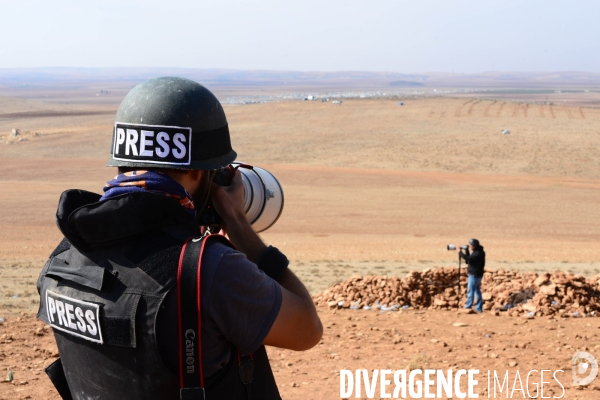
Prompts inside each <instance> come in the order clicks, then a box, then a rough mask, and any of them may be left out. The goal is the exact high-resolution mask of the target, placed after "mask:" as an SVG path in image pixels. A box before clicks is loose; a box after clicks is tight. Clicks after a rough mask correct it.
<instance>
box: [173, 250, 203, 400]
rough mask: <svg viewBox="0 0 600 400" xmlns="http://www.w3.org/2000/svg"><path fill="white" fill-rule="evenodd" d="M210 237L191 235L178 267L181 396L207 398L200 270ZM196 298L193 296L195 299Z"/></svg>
mask: <svg viewBox="0 0 600 400" xmlns="http://www.w3.org/2000/svg"><path fill="white" fill-rule="evenodd" d="M205 244H206V238H198V239H197V238H189V239H188V240H186V242H185V243H184V245H183V248H182V249H181V255H180V256H179V266H178V269H177V315H178V323H179V335H178V337H179V386H180V391H179V397H180V399H181V400H204V398H205V393H204V375H203V373H202V314H201V313H202V309H201V308H200V276H201V274H200V271H201V261H202V252H203V250H204V245H205ZM192 299H193V300H192Z"/></svg>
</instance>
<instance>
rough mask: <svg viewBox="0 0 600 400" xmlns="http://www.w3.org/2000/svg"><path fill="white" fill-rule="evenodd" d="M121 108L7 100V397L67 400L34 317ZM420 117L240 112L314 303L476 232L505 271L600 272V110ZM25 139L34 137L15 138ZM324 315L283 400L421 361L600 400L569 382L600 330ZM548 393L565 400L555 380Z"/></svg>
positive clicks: (366, 110) (439, 256)
mask: <svg viewBox="0 0 600 400" xmlns="http://www.w3.org/2000/svg"><path fill="white" fill-rule="evenodd" d="M79 100H80V99H79ZM117 100H118V99H114V100H113V101H95V99H91V100H90V99H88V100H86V101H69V104H66V102H67V100H65V99H49V100H44V101H40V100H33V99H19V98H9V97H0V181H1V184H2V186H1V187H2V191H0V226H1V229H0V317H4V318H6V322H5V323H4V324H2V325H0V370H3V371H6V369H8V368H10V369H11V370H12V371H13V372H14V381H13V382H12V383H1V384H0V398H2V399H4V398H6V399H12V398H17V399H19V398H33V399H45V398H49V399H57V398H58V396H57V394H56V393H55V392H54V391H53V389H52V387H51V384H50V382H49V381H48V380H47V378H46V377H45V376H44V374H43V367H45V366H47V365H49V364H50V363H51V362H52V361H54V359H55V357H56V356H57V352H56V348H55V346H54V344H53V340H52V334H51V332H50V331H49V330H48V329H47V328H44V327H43V324H41V323H39V322H36V321H35V320H34V314H35V311H36V304H37V301H38V300H37V292H36V288H35V280H36V278H37V275H38V273H39V270H40V268H41V267H42V265H43V263H44V260H45V258H46V257H47V256H48V254H49V253H50V252H51V250H52V249H53V247H54V246H55V245H56V244H57V243H58V241H59V239H60V234H59V232H58V230H57V229H56V227H55V224H54V212H55V207H56V203H57V199H58V196H59V195H60V193H61V192H62V191H63V190H65V189H68V188H81V189H87V190H92V191H97V192H99V191H101V190H102V186H103V184H104V182H105V181H106V180H108V179H109V178H111V177H112V176H113V175H114V173H115V171H114V170H113V169H110V168H106V167H104V163H105V162H106V160H107V154H108V148H109V145H110V140H111V138H110V135H111V129H112V123H113V119H112V118H113V115H114V111H115V110H116V107H117V105H118V101H117ZM404 104H405V105H404V106H403V107H400V106H399V105H398V102H397V101H396V100H389V99H356V100H344V102H343V104H341V105H335V104H331V103H321V102H301V101H289V102H278V103H266V104H249V105H226V106H225V110H226V113H227V116H228V120H229V125H230V130H231V134H232V142H233V145H234V148H235V149H236V151H237V152H238V154H239V159H240V160H243V161H245V162H248V163H253V164H256V165H260V166H262V167H265V168H267V169H268V170H270V171H271V172H273V173H274V174H275V175H276V176H277V177H278V179H279V180H280V182H281V183H282V186H283V188H284V191H285V196H286V199H285V210H284V213H283V215H282V217H281V219H280V220H279V221H278V222H277V224H276V225H275V226H274V227H273V228H272V229H270V230H269V231H267V232H265V233H264V234H263V235H262V236H263V238H264V239H265V241H266V242H268V243H271V244H273V245H276V246H277V247H279V248H280V249H281V250H282V251H284V252H285V253H286V254H287V255H288V257H289V258H290V259H291V260H292V269H293V270H294V271H295V272H296V273H297V274H298V275H299V276H300V277H301V278H302V279H303V280H304V281H305V282H306V284H307V286H308V288H309V289H310V291H311V292H312V293H313V294H316V293H319V292H321V291H323V290H324V289H326V288H327V287H329V286H331V285H332V284H335V283H336V282H340V281H342V280H344V279H347V278H349V277H350V276H352V275H354V274H360V275H367V274H377V275H389V276H404V275H405V274H406V273H407V272H408V271H410V270H419V269H425V268H431V267H438V266H449V265H455V264H456V254H455V253H449V252H447V251H446V244H448V243H456V244H463V243H465V242H466V241H467V240H468V239H469V238H470V237H477V238H479V239H480V241H481V242H482V244H483V245H484V246H485V248H486V252H487V255H488V266H489V267H491V268H500V267H502V268H505V269H518V270H536V271H544V270H549V271H551V270H555V269H559V270H565V271H571V272H574V273H578V274H582V275H585V276H593V275H596V274H599V273H600V246H599V245H598V244H599V243H600V230H599V227H600V207H598V199H599V198H600V196H599V194H598V193H599V192H598V189H600V128H599V123H600V108H594V107H582V106H565V105H556V104H552V105H551V104H535V103H527V102H523V101H521V102H513V101H509V100H487V99H468V98H466V99H464V98H444V97H437V98H415V99H408V100H405V101H404ZM13 128H19V129H20V130H21V135H19V136H17V137H12V136H11V134H10V133H11V129H13ZM503 129H509V130H510V131H511V133H510V134H509V135H502V134H501V133H500V132H501V130H503ZM320 314H321V316H322V319H323V322H324V325H325V327H326V329H325V334H324V337H323V340H322V342H321V343H320V344H319V345H318V346H317V347H315V348H314V349H312V350H310V351H307V352H303V353H295V352H291V351H287V350H280V349H274V348H271V349H269V354H270V357H271V358H272V360H273V362H272V364H273V369H274V372H275V375H276V379H277V381H278V384H279V387H280V390H281V393H282V395H283V397H284V398H285V399H300V398H311V399H313V398H314V399H334V398H339V397H340V387H339V386H340V380H339V374H340V369H350V370H354V369H357V368H364V369H369V370H371V369H384V368H389V369H392V370H397V369H404V368H406V367H407V366H408V365H413V366H415V365H420V366H422V367H424V368H432V369H444V370H446V369H453V370H458V369H461V368H465V369H468V368H476V369H479V370H480V373H481V375H480V376H479V379H480V386H478V388H479V389H478V391H479V392H480V393H482V395H481V397H486V398H487V392H486V388H487V383H486V382H487V380H486V379H487V378H486V374H487V371H488V370H497V371H498V372H499V373H502V374H504V372H505V371H506V370H509V372H510V375H511V385H512V382H513V377H514V374H515V373H516V371H520V372H521V374H523V376H524V375H526V374H527V372H528V371H529V370H531V369H538V370H540V369H550V370H558V369H562V370H564V371H565V372H564V374H562V375H560V374H559V375H558V376H559V377H560V380H561V382H562V383H563V385H564V386H565V390H566V393H565V396H564V397H563V398H569V399H572V398H573V399H574V398H580V399H594V398H600V391H598V390H597V389H599V388H600V386H598V385H596V386H594V385H593V384H592V385H591V386H590V387H587V388H585V389H583V390H578V389H576V388H573V387H571V386H570V381H571V378H570V359H571V356H572V354H573V353H574V352H575V349H583V348H587V349H589V350H590V351H591V352H592V353H593V352H594V350H595V351H596V352H597V355H598V356H600V351H599V350H598V349H597V348H596V346H598V348H600V339H599V336H598V334H600V329H599V327H600V323H598V319H595V318H579V319H568V320H567V319H565V320H562V319H561V320H560V321H559V320H553V319H535V320H521V319H519V318H509V317H495V316H492V315H490V314H484V315H463V314H457V313H455V312H450V311H431V310H429V311H401V312H394V313H381V314H380V313H379V312H373V311H348V310H337V311H330V310H326V309H322V310H320ZM455 322H464V323H465V324H467V326H464V327H454V326H453V324H454V323H455ZM444 344H445V345H444ZM509 363H510V365H511V366H509ZM2 375H4V374H2ZM536 379H537V381H538V382H539V375H538V378H536ZM548 385H550V386H548ZM530 386H531V382H530ZM546 387H550V388H551V390H552V395H555V396H557V397H558V396H560V395H561V391H562V389H561V387H560V386H559V385H557V384H556V382H554V384H546ZM531 393H532V395H533V394H534V392H533V391H532V392H531ZM548 393H550V392H547V393H545V394H544V395H545V396H547V395H548ZM520 396H521V392H516V393H515V396H514V397H513V398H521V397H520ZM363 397H364V392H363ZM497 398H504V396H501V395H498V397H497Z"/></svg>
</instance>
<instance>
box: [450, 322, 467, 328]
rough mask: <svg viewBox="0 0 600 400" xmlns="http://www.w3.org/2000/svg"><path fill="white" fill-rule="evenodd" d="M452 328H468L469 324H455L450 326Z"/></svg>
mask: <svg viewBox="0 0 600 400" xmlns="http://www.w3.org/2000/svg"><path fill="white" fill-rule="evenodd" d="M452 326H456V327H457V328H462V327H465V326H469V324H465V323H464V322H455V323H453V324H452Z"/></svg>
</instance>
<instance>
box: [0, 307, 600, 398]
mask: <svg viewBox="0 0 600 400" xmlns="http://www.w3.org/2000/svg"><path fill="white" fill-rule="evenodd" d="M319 313H320V316H321V319H322V321H323V324H324V327H325V333H324V335H323V339H322V341H321V342H320V343H319V344H318V345H317V346H316V347H315V348H313V349H311V350H309V351H306V352H293V351H290V350H282V349H277V348H269V349H268V352H269V357H270V359H271V365H272V367H273V371H274V373H275V377H276V379H277V383H278V386H279V388H280V391H281V394H282V396H283V398H284V399H339V398H340V370H341V369H348V370H351V371H355V370H356V369H367V370H369V371H371V370H373V369H391V370H392V371H393V370H399V369H408V370H410V369H416V368H420V369H442V370H444V371H446V370H449V369H451V370H453V371H457V370H459V369H479V375H478V376H477V378H478V382H479V384H478V385H477V390H476V393H479V394H480V398H487V394H488V392H487V374H488V372H487V371H488V370H489V371H491V376H492V377H493V374H494V372H493V371H496V372H497V374H498V376H500V377H501V378H500V379H503V377H504V375H505V374H506V371H508V376H509V383H510V386H511V390H512V387H513V384H514V381H515V376H516V373H517V371H518V372H519V374H520V377H521V378H522V381H523V385H525V379H526V375H527V373H528V372H529V371H531V370H537V371H540V370H542V369H544V370H551V371H552V373H554V372H555V371H557V370H562V371H564V372H558V373H557V374H556V377H557V378H558V381H559V382H560V383H561V384H562V386H564V390H565V392H564V396H563V397H562V398H564V399H600V381H598V380H596V382H593V383H592V384H591V385H590V386H588V387H585V388H584V387H578V386H572V385H571V379H572V378H571V357H572V356H573V354H574V353H575V352H576V351H578V350H585V351H588V352H590V353H591V354H593V355H596V356H599V355H600V337H599V334H600V330H599V325H600V324H599V323H598V319H596V318H569V319H562V318H558V319H557V318H548V317H543V318H538V317H536V318H533V319H524V318H510V317H504V315H505V314H504V313H503V314H501V315H500V316H495V315H492V314H490V313H489V312H486V313H484V314H480V315H478V314H464V313H458V312H456V311H445V310H406V311H393V312H381V311H373V310H371V311H365V310H338V309H334V310H328V309H326V308H320V309H319ZM56 357H58V352H57V350H56V347H55V345H54V341H53V337H52V332H51V331H50V330H49V329H47V328H46V327H45V326H44V324H43V323H41V322H39V321H37V320H35V318H34V317H33V316H32V315H30V314H26V313H24V315H18V316H17V315H14V316H9V317H8V318H6V321H5V322H4V323H3V324H2V325H0V368H1V369H2V371H3V372H2V377H1V378H2V380H4V377H5V376H6V372H7V370H9V369H10V370H11V371H12V373H13V381H12V382H4V383H0V399H59V397H58V395H57V394H56V392H55V391H54V389H53V388H52V386H51V383H50V381H49V380H48V379H47V378H46V376H45V374H44V372H43V369H44V368H45V367H46V366H48V365H49V364H51V363H52V362H53V361H54V360H55V359H56ZM549 376H550V379H547V377H548V375H547V376H546V377H545V379H544V381H550V383H546V384H545V385H544V388H545V389H544V396H556V397H561V395H562V394H563V389H562V388H561V385H559V384H558V383H557V382H556V381H554V380H552V376H551V375H549ZM536 383H537V384H538V385H539V383H540V375H539V372H538V373H532V374H531V375H530V380H529V387H530V394H531V395H532V396H534V395H535V390H536V386H535V384H536ZM518 387H519V386H518V384H517V389H518ZM390 392H391V391H390ZM377 393H379V391H377ZM511 394H512V398H522V395H521V392H518V391H517V392H514V393H512V392H511V391H510V390H509V397H508V398H511V397H510V395H511ZM351 398H354V397H353V396H352V397H351ZM363 398H365V397H364V391H363ZM375 398H379V397H377V396H376V397H375ZM443 398H446V397H443ZM491 398H494V397H493V391H492V396H491ZM496 398H507V396H506V392H503V395H500V393H499V392H498V393H497V395H496Z"/></svg>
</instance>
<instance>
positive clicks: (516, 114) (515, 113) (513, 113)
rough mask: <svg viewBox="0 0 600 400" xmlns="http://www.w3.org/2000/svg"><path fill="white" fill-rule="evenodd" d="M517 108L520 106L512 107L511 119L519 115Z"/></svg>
mask: <svg viewBox="0 0 600 400" xmlns="http://www.w3.org/2000/svg"><path fill="white" fill-rule="evenodd" d="M519 108H521V105H520V104H519V103H517V104H515V106H514V107H513V112H512V116H513V117H516V116H518V115H519Z"/></svg>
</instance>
